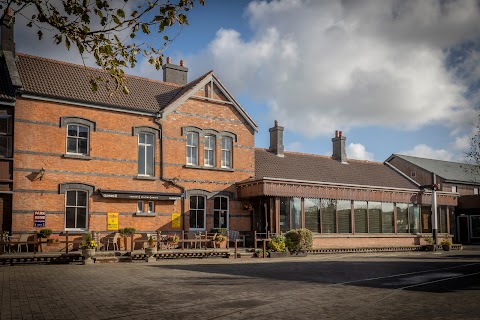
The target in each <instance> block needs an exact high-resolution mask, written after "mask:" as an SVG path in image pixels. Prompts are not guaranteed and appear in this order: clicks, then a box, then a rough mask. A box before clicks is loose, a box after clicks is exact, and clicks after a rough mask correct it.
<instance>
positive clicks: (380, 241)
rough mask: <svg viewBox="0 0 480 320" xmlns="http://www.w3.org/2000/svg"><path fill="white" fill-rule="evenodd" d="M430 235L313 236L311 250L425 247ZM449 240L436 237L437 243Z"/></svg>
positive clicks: (440, 236) (443, 236)
mask: <svg viewBox="0 0 480 320" xmlns="http://www.w3.org/2000/svg"><path fill="white" fill-rule="evenodd" d="M427 236H429V237H431V236H432V235H431V234H417V235H410V234H409V235H343V236H342V235H315V236H314V237H313V249H316V248H377V247H402V246H414V245H426V244H427V243H426V242H425V237H427ZM445 238H447V239H449V240H451V237H450V236H449V235H447V234H441V235H439V236H438V243H440V242H441V241H442V240H443V239H445Z"/></svg>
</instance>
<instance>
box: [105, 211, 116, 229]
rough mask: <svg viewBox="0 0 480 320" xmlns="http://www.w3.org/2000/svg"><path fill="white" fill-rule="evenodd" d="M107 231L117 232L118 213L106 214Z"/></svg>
mask: <svg viewBox="0 0 480 320" xmlns="http://www.w3.org/2000/svg"><path fill="white" fill-rule="evenodd" d="M107 230H118V212H107Z"/></svg>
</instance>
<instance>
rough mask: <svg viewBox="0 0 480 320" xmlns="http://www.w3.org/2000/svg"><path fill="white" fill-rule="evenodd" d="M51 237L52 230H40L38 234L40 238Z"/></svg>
mask: <svg viewBox="0 0 480 320" xmlns="http://www.w3.org/2000/svg"><path fill="white" fill-rule="evenodd" d="M51 235H52V229H41V230H40V231H39V233H38V236H39V237H40V238H48V237H50V236H51Z"/></svg>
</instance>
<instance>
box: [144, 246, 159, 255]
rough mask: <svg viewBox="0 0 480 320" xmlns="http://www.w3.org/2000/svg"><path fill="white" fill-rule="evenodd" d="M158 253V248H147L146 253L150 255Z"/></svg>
mask: <svg viewBox="0 0 480 320" xmlns="http://www.w3.org/2000/svg"><path fill="white" fill-rule="evenodd" d="M155 253H157V248H145V254H146V255H147V256H149V257H151V256H153V255H154V254H155Z"/></svg>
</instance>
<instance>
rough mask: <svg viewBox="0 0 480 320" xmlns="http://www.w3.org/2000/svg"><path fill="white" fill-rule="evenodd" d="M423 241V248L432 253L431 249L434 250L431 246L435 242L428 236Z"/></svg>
mask: <svg viewBox="0 0 480 320" xmlns="http://www.w3.org/2000/svg"><path fill="white" fill-rule="evenodd" d="M424 240H425V242H426V243H427V245H426V246H425V248H426V250H427V251H433V248H434V247H433V245H434V244H435V241H434V240H433V238H432V237H430V236H426V237H425V238H424Z"/></svg>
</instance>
